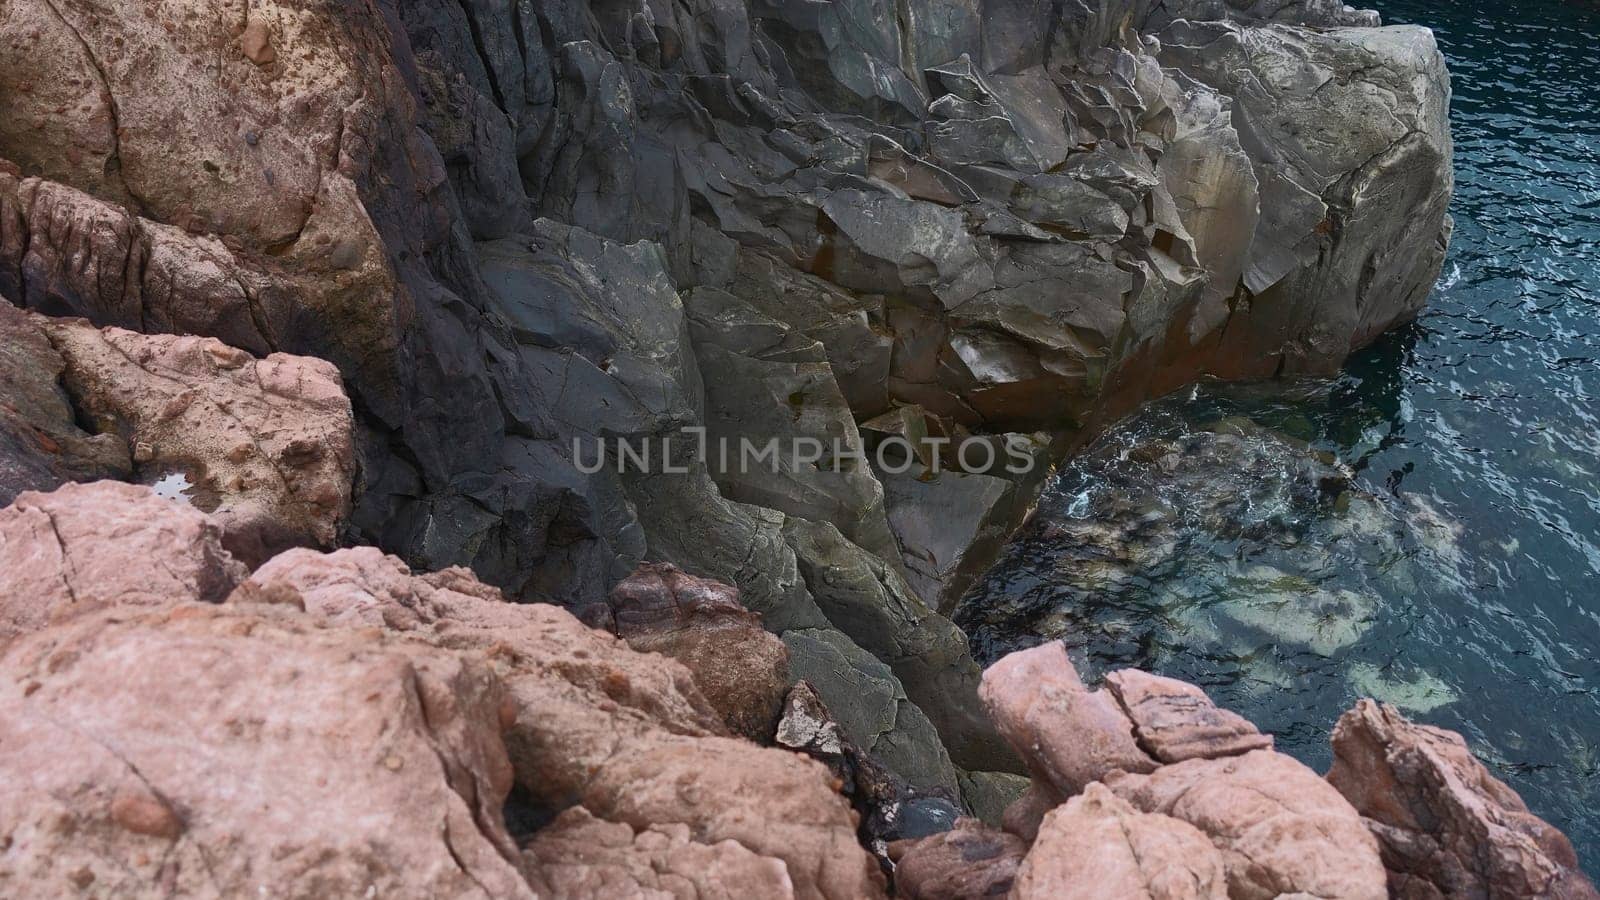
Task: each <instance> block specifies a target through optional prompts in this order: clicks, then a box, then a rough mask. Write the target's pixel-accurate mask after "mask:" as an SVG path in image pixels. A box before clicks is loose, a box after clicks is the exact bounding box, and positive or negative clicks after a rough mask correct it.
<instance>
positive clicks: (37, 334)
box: [0, 301, 133, 507]
mask: <svg viewBox="0 0 1600 900" xmlns="http://www.w3.org/2000/svg"><path fill="white" fill-rule="evenodd" d="M65 368H66V364H65V363H64V362H62V360H61V354H60V353H58V352H56V349H55V348H54V347H52V346H51V345H50V341H49V339H48V338H47V337H45V334H44V331H43V330H41V329H40V328H39V326H38V325H37V324H36V323H35V322H33V321H32V320H31V319H30V318H29V317H28V314H27V313H24V312H23V311H22V310H20V309H17V308H16V307H14V306H12V305H10V304H8V303H5V302H4V301H0V507H3V506H8V505H10V503H11V501H13V500H15V499H17V495H18V494H20V493H22V492H23V491H50V490H54V489H56V488H57V487H60V486H61V485H62V484H63V483H65V482H68V481H95V480H97V479H101V478H127V477H128V476H130V475H131V474H132V473H133V462H132V460H131V459H129V456H128V447H127V445H126V444H124V443H123V441H122V440H121V439H120V438H118V437H117V436H116V435H111V434H103V435H91V434H88V433H86V432H85V431H83V430H82V429H81V428H79V427H78V423H77V422H76V420H75V416H76V412H75V411H74V410H73V408H72V401H71V398H70V397H69V396H68V395H67V393H66V391H64V390H62V389H61V385H60V383H59V382H60V378H61V373H62V370H63V369H65Z"/></svg>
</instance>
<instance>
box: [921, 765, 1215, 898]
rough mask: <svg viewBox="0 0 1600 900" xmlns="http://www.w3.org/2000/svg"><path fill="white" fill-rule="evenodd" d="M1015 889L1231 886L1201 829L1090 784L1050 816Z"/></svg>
mask: <svg viewBox="0 0 1600 900" xmlns="http://www.w3.org/2000/svg"><path fill="white" fill-rule="evenodd" d="M951 896H979V895H951ZM1009 896H1010V897H1011V898H1013V900H1036V898H1037V900H1043V898H1051V900H1055V898H1062V900H1087V898H1104V900H1121V898H1124V897H1161V898H1167V900H1226V898H1228V896H1229V893H1228V879H1227V877H1226V876H1225V875H1224V872H1223V861H1222V854H1221V853H1219V852H1218V851H1217V849H1216V848H1215V847H1213V846H1212V845H1211V842H1210V841H1208V840H1207V839H1206V836H1205V835H1204V834H1203V833H1201V831H1200V830H1199V829H1197V828H1195V827H1194V826H1193V825H1190V824H1188V823H1187V822H1182V821H1179V820H1178V819H1174V818H1172V817H1171V816H1164V815H1160V814H1152V813H1143V812H1140V811H1139V810H1137V809H1134V808H1133V807H1132V806H1130V805H1128V803H1127V802H1125V801H1123V800H1121V799H1119V798H1118V797H1117V796H1116V795H1115V794H1113V793H1112V792H1111V791H1110V790H1109V789H1107V788H1106V787H1105V785H1102V784H1091V785H1089V787H1088V788H1087V789H1086V790H1085V791H1084V792H1083V793H1082V794H1081V795H1079V796H1077V797H1073V798H1072V799H1071V800H1068V801H1067V802H1066V804H1065V805H1063V806H1060V807H1058V808H1056V809H1055V810H1054V811H1053V812H1051V813H1050V814H1049V815H1047V816H1045V817H1044V821H1043V823H1042V824H1041V825H1040V827H1039V837H1038V840H1036V841H1034V842H1033V847H1032V849H1030V850H1029V851H1028V855H1027V859H1025V860H1023V861H1022V864H1021V866H1020V868H1019V869H1018V870H1017V872H1016V887H1015V888H1014V889H1013V890H1012V891H1011V893H1010V895H1009ZM1236 896H1237V895H1236Z"/></svg>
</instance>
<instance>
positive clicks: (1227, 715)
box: [1106, 669, 1272, 763]
mask: <svg viewBox="0 0 1600 900" xmlns="http://www.w3.org/2000/svg"><path fill="white" fill-rule="evenodd" d="M1106 690H1108V691H1110V693H1111V695H1112V696H1113V697H1115V698H1116V699H1117V702H1118V703H1119V704H1121V706H1122V710H1123V712H1125V713H1127V714H1128V718H1130V719H1132V720H1133V730H1134V734H1135V735H1136V737H1137V739H1138V742H1139V746H1140V747H1142V748H1144V749H1145V750H1146V751H1148V752H1149V753H1150V755H1151V756H1154V757H1155V758H1156V759H1157V760H1160V761H1161V762H1163V763H1175V762H1183V761H1184V760H1186V759H1216V758H1218V757H1222V756H1237V755H1239V754H1241V753H1248V752H1249V751H1251V750H1271V749H1272V735H1270V734H1262V733H1261V732H1260V731H1258V730H1257V729H1256V726H1255V725H1253V724H1251V722H1250V721H1249V720H1248V719H1246V718H1245V717H1243V716H1241V715H1239V714H1237V713H1235V712H1232V711H1230V710H1226V709H1219V708H1217V706H1216V705H1215V704H1214V703H1212V702H1211V698H1209V697H1207V696H1206V692H1205V691H1202V690H1200V689H1199V688H1198V687H1195V686H1194V685H1192V684H1189V683H1188V682H1186V681H1179V680H1177V679H1176V678H1163V677H1161V676H1160V675H1151V674H1149V673H1148V672H1141V671H1139V670H1138V669H1123V670H1122V671H1120V672H1112V673H1111V674H1110V675H1107V676H1106Z"/></svg>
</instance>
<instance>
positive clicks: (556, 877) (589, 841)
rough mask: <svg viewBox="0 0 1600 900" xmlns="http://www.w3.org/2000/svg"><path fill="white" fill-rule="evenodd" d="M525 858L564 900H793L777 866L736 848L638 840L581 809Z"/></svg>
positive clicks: (670, 830)
mask: <svg viewBox="0 0 1600 900" xmlns="http://www.w3.org/2000/svg"><path fill="white" fill-rule="evenodd" d="M523 852H524V854H525V855H526V856H527V858H528V865H529V868H530V869H531V870H532V871H533V872H534V873H536V874H535V876H534V877H535V878H536V879H537V880H538V882H540V883H541V884H540V886H541V887H543V888H544V890H545V892H546V893H547V894H548V896H551V897H558V898H562V900H612V898H617V897H663V898H665V897H673V898H679V897H681V898H685V900H739V898H744V897H752V898H753V897H761V898H769V897H770V898H773V900H788V898H792V897H794V896H795V892H794V884H793V883H792V882H791V880H790V878H789V872H788V870H787V869H786V868H785V867H784V865H783V862H782V861H781V860H777V859H772V858H770V857H762V856H757V855H756V854H754V853H751V852H750V851H749V850H746V849H745V848H744V847H742V846H740V845H739V844H738V843H736V842H734V841H720V842H718V843H716V844H702V843H698V842H696V841H695V840H694V839H693V838H691V837H690V834H689V829H688V827H686V826H684V825H654V826H651V827H649V828H646V829H643V830H641V831H637V832H636V831H634V829H632V828H630V827H628V826H627V825H623V824H620V823H616V822H606V821H603V820H601V819H596V818H595V817H594V816H591V815H590V814H589V813H588V812H587V811H585V810H584V809H583V807H574V808H573V809H570V810H568V811H566V812H564V813H562V814H561V815H560V816H559V817H558V818H557V819H556V820H555V821H554V822H552V823H551V824H550V825H549V826H548V827H546V828H544V829H542V830H540V831H539V832H538V833H537V834H536V835H534V837H533V840H532V841H531V842H530V843H529V844H528V846H527V849H526V850H524V851H523Z"/></svg>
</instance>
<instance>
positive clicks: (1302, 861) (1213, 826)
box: [1041, 750, 1388, 900]
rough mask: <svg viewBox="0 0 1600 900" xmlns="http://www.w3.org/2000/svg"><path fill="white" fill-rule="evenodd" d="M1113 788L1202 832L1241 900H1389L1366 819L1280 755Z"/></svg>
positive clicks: (1190, 766) (1198, 763)
mask: <svg viewBox="0 0 1600 900" xmlns="http://www.w3.org/2000/svg"><path fill="white" fill-rule="evenodd" d="M1106 784H1107V786H1109V787H1110V789H1111V791H1112V792H1113V793H1115V794H1116V796H1118V797H1120V798H1122V799H1124V800H1126V801H1128V802H1129V803H1130V804H1132V806H1133V807H1134V808H1136V809H1138V810H1140V811H1142V812H1146V813H1159V814H1161V815H1165V816H1171V817H1172V818H1174V819H1180V820H1182V821H1184V822H1187V823H1189V824H1190V825H1192V826H1194V827H1195V828H1197V829H1199V830H1200V831H1201V832H1203V833H1204V834H1205V835H1206V837H1208V838H1209V839H1210V841H1211V844H1212V845H1213V846H1214V847H1216V849H1217V850H1218V851H1219V853H1220V856H1221V859H1222V864H1223V868H1224V870H1225V871H1226V873H1227V883H1228V891H1227V893H1228V896H1229V897H1231V898H1235V900H1269V898H1272V897H1278V896H1282V895H1284V894H1307V895H1312V896H1316V897H1328V898H1349V900H1356V898H1361V900H1381V898H1384V897H1387V896H1388V891H1387V887H1386V879H1385V876H1384V870H1383V864H1382V862H1381V861H1380V860H1379V857H1378V844H1377V841H1376V840H1374V839H1373V837H1372V835H1371V834H1369V833H1368V832H1367V829H1366V827H1365V825H1363V824H1362V821H1361V818H1360V816H1358V815H1357V814H1356V811H1355V810H1354V809H1353V808H1351V806H1350V804H1349V803H1348V802H1346V801H1345V799H1344V798H1343V797H1341V796H1339V793H1338V791H1335V790H1333V789H1332V788H1331V787H1330V786H1329V785H1328V783H1327V782H1326V781H1323V780H1322V779H1321V778H1318V777H1317V775H1316V773H1314V772H1312V771H1311V770H1310V769H1308V768H1306V767H1305V766H1304V765H1302V764H1301V763H1299V762H1296V761H1295V760H1293V759H1291V758H1289V757H1287V756H1284V755H1283V754H1280V753H1274V752H1273V751H1271V750H1252V751H1250V752H1249V753H1246V754H1244V755H1243V756H1230V757H1224V758H1221V759H1191V760H1189V761H1188V762H1180V763H1174V764H1172V765H1166V766H1162V767H1161V768H1159V769H1156V770H1155V771H1154V772H1151V773H1149V774H1120V775H1113V776H1111V777H1110V778H1108V779H1107V781H1106ZM1042 833H1043V832H1042V831H1041V835H1042Z"/></svg>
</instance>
